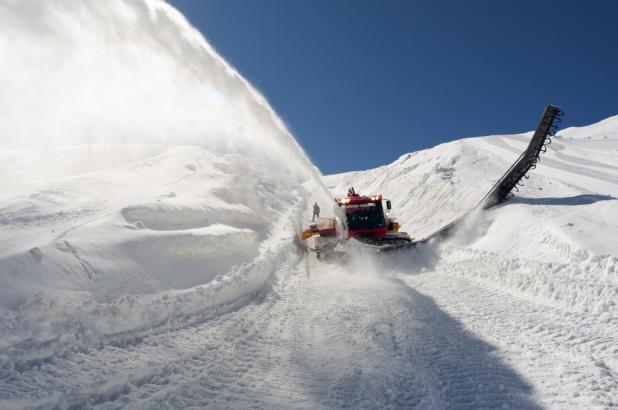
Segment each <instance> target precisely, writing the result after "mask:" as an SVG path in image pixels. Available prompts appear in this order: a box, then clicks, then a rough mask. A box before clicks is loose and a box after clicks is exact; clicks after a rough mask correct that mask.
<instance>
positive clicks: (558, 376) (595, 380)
mask: <svg viewBox="0 0 618 410" xmlns="http://www.w3.org/2000/svg"><path fill="white" fill-rule="evenodd" d="M477 265H478V263H477ZM448 266H449V267H450V268H449V267H446V266H442V267H440V268H439V271H437V272H430V273H426V274H422V275H416V276H407V277H405V278H404V280H405V281H406V283H408V284H409V285H410V286H413V287H415V288H417V289H419V291H421V292H422V293H423V294H427V295H431V296H432V297H434V298H435V299H436V301H437V303H438V304H439V306H440V307H441V308H442V309H444V310H446V311H447V312H448V313H450V314H451V315H453V316H454V317H456V318H458V319H460V320H461V321H462V322H463V323H464V324H465V325H466V328H468V329H470V330H471V331H472V332H474V334H475V335H477V337H480V338H483V339H484V340H487V341H489V342H491V343H494V344H495V345H497V346H499V348H500V351H501V352H502V355H505V356H508V357H510V358H516V360H514V361H513V365H514V366H515V367H516V369H517V370H518V371H521V372H522V374H524V375H525V376H526V377H527V379H528V380H530V381H531V382H534V385H535V386H536V392H535V396H536V397H538V398H539V400H540V402H541V403H542V404H543V405H544V406H547V407H549V408H574V407H587V406H589V404H590V403H593V404H595V405H597V406H600V407H602V408H610V407H613V406H616V405H617V404H618V374H617V373H616V369H615V368H612V362H614V363H613V365H614V366H615V365H616V363H615V358H616V354H617V353H618V349H617V348H616V346H618V338H616V337H615V335H614V336H613V337H612V336H611V334H612V330H611V329H612V328H613V329H615V328H616V323H615V321H613V322H612V321H611V320H610V321H608V322H607V328H604V327H600V328H599V327H598V322H599V316H598V315H585V314H574V313H572V312H565V311H562V310H560V309H555V308H551V307H548V306H544V305H537V304H535V303H531V301H530V300H528V299H519V298H517V297H514V296H513V295H511V294H509V293H507V292H505V291H501V290H499V289H493V288H489V287H488V285H486V284H482V283H477V282H474V281H470V280H468V279H466V278H465V273H464V272H463V271H462V272H459V271H458V269H464V270H465V269H466V266H467V265H465V266H460V264H459V263H457V264H452V265H448ZM449 270H450V271H449ZM460 274H462V275H464V277H457V276H459V275H460ZM453 295H457V297H453ZM599 331H600V332H601V333H598V332H599ZM605 333H607V334H605ZM612 357H613V359H612ZM567 391H568V392H569V395H567V394H565V392H567Z"/></svg>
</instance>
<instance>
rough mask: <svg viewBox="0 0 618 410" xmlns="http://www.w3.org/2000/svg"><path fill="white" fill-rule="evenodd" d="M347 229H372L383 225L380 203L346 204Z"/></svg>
mask: <svg viewBox="0 0 618 410" xmlns="http://www.w3.org/2000/svg"><path fill="white" fill-rule="evenodd" d="M345 213H346V219H347V221H348V229H351V230H356V229H372V228H383V227H384V226H385V220H384V212H383V211H382V203H381V202H378V203H368V204H354V205H348V206H347V207H346V210H345Z"/></svg>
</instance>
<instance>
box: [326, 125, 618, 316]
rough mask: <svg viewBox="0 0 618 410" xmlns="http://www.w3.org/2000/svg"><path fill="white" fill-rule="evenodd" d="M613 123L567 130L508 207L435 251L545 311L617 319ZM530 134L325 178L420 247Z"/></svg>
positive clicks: (476, 218) (617, 166)
mask: <svg viewBox="0 0 618 410" xmlns="http://www.w3.org/2000/svg"><path fill="white" fill-rule="evenodd" d="M617 132H618V117H612V118H609V119H607V120H604V121H602V122H600V123H598V124H594V125H591V126H588V127H581V128H570V129H566V130H564V131H562V132H560V133H559V137H557V138H554V141H553V143H552V144H551V145H549V149H548V151H547V152H546V153H544V154H542V156H541V161H540V163H539V165H538V167H537V168H536V169H535V170H533V171H531V173H530V174H529V175H530V179H528V180H526V181H525V185H524V187H523V188H520V191H519V192H517V193H516V196H515V198H514V199H512V200H510V201H508V202H506V203H504V204H502V205H500V206H498V207H496V208H494V209H492V210H489V211H487V212H475V213H473V214H472V215H470V217H469V218H468V219H467V220H466V221H465V223H463V224H462V225H463V226H461V227H460V228H459V230H458V231H457V232H456V233H455V235H454V237H453V238H452V239H451V240H449V241H447V242H446V243H443V244H441V246H443V249H441V254H443V255H448V256H444V260H449V261H451V263H453V264H454V266H459V267H461V266H464V265H465V264H474V265H475V266H478V263H479V259H482V260H484V261H486V263H488V264H489V265H492V266H494V265H495V266H500V269H491V270H492V272H493V273H487V272H483V271H482V270H481V269H470V272H469V273H468V274H470V275H476V276H477V277H478V279H479V280H486V281H488V282H493V283H496V284H499V285H500V286H507V287H508V288H511V289H513V291H518V292H524V293H526V294H529V295H530V296H531V297H537V296H538V297H540V298H542V299H544V300H546V301H548V302H550V301H551V302H556V303H559V304H562V305H564V306H569V307H574V308H578V309H583V310H594V311H599V312H612V313H614V314H615V313H616V312H617V311H618V304H617V303H618V302H617V301H618V240H616V238H618V199H617V198H618V136H617V135H616V133H617ZM530 137H531V133H527V134H522V135H512V136H490V137H480V138H469V139H465V140H459V141H454V142H451V143H447V144H442V145H439V146H437V147H435V148H432V149H428V150H423V151H419V152H414V153H410V154H406V155H403V156H402V157H400V158H399V159H398V160H396V161H395V162H393V163H392V164H389V165H386V166H383V167H380V168H376V169H372V170H369V171H360V172H350V173H346V174H340V175H331V176H328V177H326V178H325V180H326V181H327V184H328V185H329V186H330V187H331V188H332V190H333V192H335V193H338V194H342V193H344V192H346V190H347V187H349V186H352V185H354V186H355V187H356V188H357V189H358V190H360V192H366V193H377V192H380V193H382V194H384V195H385V197H387V198H390V199H391V200H392V202H393V208H394V215H395V216H396V217H397V218H398V219H399V220H400V221H401V223H402V225H403V228H402V229H404V230H407V231H408V232H409V233H410V234H411V235H412V236H415V237H417V238H423V237H425V236H426V235H428V234H430V233H432V232H433V231H435V230H436V229H438V228H439V227H441V226H443V225H445V224H447V223H449V222H450V221H453V220H455V219H456V218H457V217H459V216H461V215H463V214H465V213H466V212H468V211H470V210H471V209H473V208H474V207H475V205H476V204H477V203H478V202H479V200H480V198H482V196H483V195H484V194H485V193H486V192H487V191H489V189H490V188H491V187H492V185H493V184H494V183H495V182H496V180H497V179H498V178H499V177H500V176H501V175H502V174H503V173H504V172H505V171H506V170H507V169H508V167H509V166H510V164H511V163H512V162H514V160H515V159H516V158H517V157H518V155H519V154H520V153H521V152H523V150H524V149H525V147H526V145H527V143H528V141H529V140H530Z"/></svg>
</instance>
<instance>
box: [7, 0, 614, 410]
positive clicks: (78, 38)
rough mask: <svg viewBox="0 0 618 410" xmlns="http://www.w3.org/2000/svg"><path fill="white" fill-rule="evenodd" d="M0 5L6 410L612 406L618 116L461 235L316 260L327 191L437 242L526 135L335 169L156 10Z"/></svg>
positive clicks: (175, 16) (149, 5) (28, 0)
mask: <svg viewBox="0 0 618 410" xmlns="http://www.w3.org/2000/svg"><path fill="white" fill-rule="evenodd" d="M0 20H1V21H2V27H0V32H1V33H2V34H3V35H2V36H0V55H2V57H3V58H2V61H3V64H1V65H0V80H2V83H3V84H6V88H5V89H4V90H3V92H2V93H0V113H2V114H1V115H0V117H1V120H0V186H2V190H1V192H0V409H33V408H34V409H50V408H55V409H82V408H97V409H119V408H133V409H150V408H157V409H159V408H165V409H168V408H170V409H171V408H174V409H186V408H217V409H218V408H286V409H295V408H303V409H304V408H307V409H309V408H310V409H314V408H380V409H382V408H422V409H425V408H431V409H443V408H470V409H477V408H515V409H529V408H555V409H565V408H581V409H592V408H612V407H618V305H617V303H618V241H617V240H616V238H618V200H617V199H616V198H617V197H618V117H613V118H609V119H607V120H605V121H602V122H600V123H598V124H594V125H591V126H588V127H582V128H572V129H568V130H565V131H563V132H562V133H561V135H562V136H561V137H560V138H556V139H555V140H554V142H553V144H552V145H550V149H549V150H548V152H547V153H545V154H543V156H542V160H541V162H540V164H539V166H538V167H537V169H536V170H534V171H533V172H532V174H531V176H530V179H529V180H527V181H526V185H525V186H524V188H522V190H521V191H520V192H519V193H518V194H517V196H516V197H515V198H514V199H513V200H511V201H508V202H506V203H504V204H502V205H500V206H498V207H496V208H494V209H491V210H489V211H486V212H480V213H479V212H476V213H472V214H470V215H469V217H468V218H467V219H466V220H465V221H464V222H463V223H462V224H461V226H460V227H459V228H458V229H457V230H456V231H455V232H453V234H452V235H451V236H450V237H449V238H447V239H444V240H440V241H430V242H429V243H427V244H423V245H419V246H417V247H416V248H415V249H413V250H409V251H407V252H400V253H395V254H389V255H386V256H382V257H376V256H372V255H366V254H358V255H355V257H354V258H352V259H351V261H349V262H348V263H345V264H341V265H338V264H328V263H321V262H318V261H317V260H316V259H315V256H314V255H312V254H308V253H306V252H305V251H304V250H303V248H302V247H301V246H300V244H299V243H298V242H299V241H298V239H297V238H298V234H299V232H300V230H301V229H302V227H303V226H305V225H307V224H308V223H309V222H308V220H309V219H310V215H309V208H310V205H311V204H312V203H313V202H314V201H318V202H319V203H320V205H321V206H322V210H323V212H322V213H323V216H328V214H329V210H328V205H327V204H328V203H331V201H332V199H330V198H329V195H330V194H328V193H327V192H326V190H325V189H324V184H326V185H328V186H329V187H330V188H331V191H332V193H333V194H338V195H342V194H344V193H345V192H346V191H347V188H348V187H349V186H354V187H355V188H356V189H357V190H358V191H360V192H362V193H367V194H369V193H382V194H384V196H385V197H387V198H390V199H391V200H392V201H393V207H394V211H393V212H394V214H395V215H396V216H397V218H398V219H399V220H400V221H401V222H402V224H403V228H404V230H407V231H408V232H410V234H411V235H412V236H414V237H417V238H423V237H425V236H426V235H428V234H430V233H431V232H433V231H435V230H436V229H437V228H439V227H441V226H442V225H444V224H446V223H448V222H450V221H451V220H453V219H455V218H457V217H459V216H461V215H463V214H465V213H467V212H468V211H469V210H470V209H472V208H473V207H474V206H475V205H476V204H477V202H478V201H479V199H480V198H481V197H482V196H483V195H484V194H485V192H487V190H488V189H489V188H490V187H491V186H492V184H493V183H494V182H495V181H496V180H497V179H498V178H499V177H500V176H501V175H502V174H503V172H504V171H505V170H506V169H507V168H508V167H509V165H510V164H511V163H512V162H513V161H514V160H515V159H516V158H517V156H518V155H519V153H520V152H521V151H522V150H523V149H524V148H525V146H526V145H527V142H528V140H529V138H530V136H531V134H530V133H529V134H523V135H512V136H491V137H483V138H472V139H466V140H461V141H455V142H452V143H448V144H443V145H440V146H437V147H434V148H432V149H429V150H424V151H420V152H415V153H410V154H406V155H403V156H402V157H401V158H399V159H398V160H397V161H395V162H393V163H392V164H389V165H386V166H384V167H380V168H377V169H373V170H369V171H362V172H351V173H347V174H341V175H332V176H327V177H324V178H322V177H321V176H320V175H319V172H318V171H317V170H316V168H315V167H314V166H313V165H312V164H311V162H310V161H309V160H308V158H307V157H306V155H305V154H304V153H303V151H302V149H301V148H300V147H299V146H298V144H297V143H296V141H295V140H294V139H293V137H292V136H291V135H290V133H289V132H288V131H287V129H286V128H285V125H284V124H283V122H282V121H281V120H280V119H279V118H278V117H277V115H276V114H275V113H274V112H273V111H272V109H271V108H270V107H269V106H268V103H267V102H266V100H265V99H264V98H263V97H262V96H261V95H260V94H259V93H258V92H257V91H256V90H254V89H253V88H252V87H251V85H249V84H248V83H247V82H246V81H245V80H244V79H243V78H242V77H241V76H240V75H239V74H238V73H237V72H236V71H235V70H234V69H233V68H231V67H230V66H229V65H228V64H227V63H226V62H225V61H224V60H223V59H222V58H221V57H220V56H218V55H217V53H216V52H215V51H214V50H213V49H212V47H211V46H210V45H209V44H208V43H207V42H206V41H205V40H204V39H203V38H202V37H201V35H200V34H199V33H198V32H197V31H195V30H194V29H193V28H192V27H191V26H190V24H189V23H188V22H187V21H186V20H185V19H184V18H183V17H182V16H181V15H180V14H179V13H178V12H177V11H175V10H174V9H172V8H171V7H170V6H169V5H167V4H166V3H164V2H161V1H156V0H132V1H124V0H109V1H105V2H99V1H94V0H92V1H84V0H79V1H78V0H66V1H63V2H45V3H41V2H37V1H34V0H22V1H20V2H10V5H9V7H4V8H0ZM9 56H10V58H9ZM5 57H6V58H5ZM50 61H51V62H54V64H50ZM41 67H44V69H41ZM93 96H94V97H93ZM539 108H541V107H539Z"/></svg>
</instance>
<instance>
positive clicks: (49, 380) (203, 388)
mask: <svg viewBox="0 0 618 410" xmlns="http://www.w3.org/2000/svg"><path fill="white" fill-rule="evenodd" d="M364 270H365V269H361V270H357V269H354V268H350V269H343V268H341V267H334V266H331V265H323V264H319V263H316V262H315V261H313V260H309V259H308V258H305V259H303V260H302V261H301V262H300V263H299V264H292V265H287V266H286V264H285V263H284V264H283V266H282V268H281V270H280V271H279V273H278V276H277V277H276V278H275V279H274V282H273V283H272V286H271V287H270V289H269V290H268V291H266V292H265V293H261V294H260V295H258V296H256V297H255V298H254V299H253V300H252V301H251V302H250V303H248V304H247V305H245V306H243V307H241V308H239V309H238V310H236V311H232V312H229V313H226V314H223V315H221V316H219V317H215V318H213V319H212V320H210V321H207V322H204V323H200V324H197V325H195V326H188V327H185V328H182V329H175V330H170V331H169V332H163V333H158V334H152V335H145V336H144V337H143V338H142V339H140V340H138V341H136V342H135V343H133V344H129V345H126V346H122V345H115V346H103V347H101V348H99V349H90V350H88V351H86V352H82V353H71V354H66V355H63V356H58V357H54V358H53V359H52V360H50V361H49V362H47V363H43V364H41V365H40V366H33V367H32V368H29V369H26V370H24V371H22V372H19V373H18V374H13V376H12V377H10V378H6V379H3V380H2V381H1V383H2V384H3V385H4V388H3V389H2V390H1V391H4V392H8V391H10V399H12V400H11V401H7V402H4V403H2V404H6V405H10V406H12V407H16V408H20V407H28V405H20V403H22V404H23V403H27V404H29V405H31V407H36V405H38V406H39V407H40V408H49V407H51V406H57V407H60V408H63V407H64V408H79V407H94V408H107V409H115V408H154V407H157V408H158V407H167V408H186V407H190V406H197V407H212V408H448V407H458V408H481V407H496V406H501V405H507V406H511V407H515V408H534V407H536V404H535V403H534V401H533V400H531V399H530V394H531V388H530V386H529V385H528V384H527V383H526V382H525V381H524V380H523V379H522V378H521V377H520V376H519V375H518V374H517V373H516V372H514V371H513V370H512V369H511V368H509V367H508V366H506V365H505V364H503V363H502V362H501V361H500V360H499V359H498V358H497V357H496V355H495V348H494V347H493V346H491V345H489V344H487V343H485V342H483V341H481V340H479V339H477V338H476V337H473V336H472V335H471V334H470V333H469V332H468V331H466V330H465V329H463V327H462V325H461V324H460V323H459V322H458V321H456V320H454V319H453V318H452V317H450V316H449V315H447V314H446V313H444V312H443V311H442V310H441V309H440V308H439V307H438V306H437V305H436V304H435V303H434V301H433V300H432V299H431V298H429V297H427V296H424V295H422V294H420V293H418V292H416V291H414V290H413V289H410V288H409V287H408V286H406V285H404V284H403V283H402V282H401V281H398V280H394V279H391V278H388V277H384V276H380V275H377V274H368V273H365V272H364ZM50 391H57V392H59V393H57V394H55V395H51V396H50V395H49V392H50ZM32 397H35V398H37V399H39V400H40V401H38V402H28V401H21V402H20V401H19V400H29V399H28V398H32ZM0 403H1V402H0Z"/></svg>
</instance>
